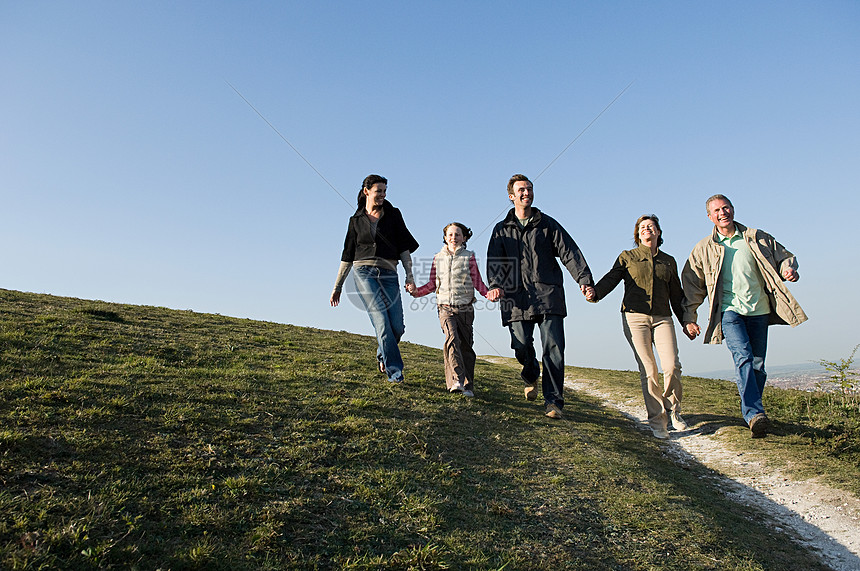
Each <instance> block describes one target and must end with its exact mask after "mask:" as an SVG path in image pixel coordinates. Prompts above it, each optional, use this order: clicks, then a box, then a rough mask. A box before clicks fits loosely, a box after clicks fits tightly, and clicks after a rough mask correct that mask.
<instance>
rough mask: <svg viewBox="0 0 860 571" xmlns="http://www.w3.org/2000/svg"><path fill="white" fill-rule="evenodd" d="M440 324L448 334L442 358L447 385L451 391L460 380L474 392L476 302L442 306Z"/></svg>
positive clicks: (466, 388)
mask: <svg viewBox="0 0 860 571" xmlns="http://www.w3.org/2000/svg"><path fill="white" fill-rule="evenodd" d="M438 310H439V324H440V325H441V326H442V332H443V333H445V344H444V345H443V346H442V357H443V360H444V362H445V385H446V386H447V387H448V389H449V390H450V389H451V387H452V386H454V385H455V384H457V383H460V384H461V385H462V387H463V390H466V391H471V390H473V389H472V381H473V380H474V378H475V350H474V349H472V345H473V344H474V336H473V333H472V324H473V323H474V322H475V308H474V306H473V305H471V304H469V305H439V306H438Z"/></svg>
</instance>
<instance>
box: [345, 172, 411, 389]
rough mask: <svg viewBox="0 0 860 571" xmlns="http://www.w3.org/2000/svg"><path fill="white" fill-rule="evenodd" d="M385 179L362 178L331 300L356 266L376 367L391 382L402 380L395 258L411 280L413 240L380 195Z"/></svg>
mask: <svg viewBox="0 0 860 571" xmlns="http://www.w3.org/2000/svg"><path fill="white" fill-rule="evenodd" d="M387 190H388V180H387V179H386V178H385V177H382V176H379V175H378V174H372V175H369V176H368V177H367V178H365V179H364V182H363V183H362V185H361V190H360V191H359V193H358V209H357V210H356V211H355V214H353V215H352V217H351V218H350V219H349V227H348V228H347V231H346V238H345V239H344V242H343V253H342V254H341V257H340V260H341V262H340V268H339V270H338V274H337V280H336V281H335V285H334V291H333V292H332V294H331V299H330V303H331V305H332V307H337V306H338V304H339V303H340V296H341V292H342V290H343V283H344V281H346V277H347V275H348V274H349V271H350V269H352V267H353V266H355V285H356V290H357V293H358V297H359V299H361V303H362V305H364V308H365V309H366V310H367V314H368V315H369V316H370V322H371V323H372V324H373V328H374V330H375V332H376V340H377V342H378V348H377V350H376V359H377V361H378V362H379V371H380V372H381V373H383V374H385V376H386V377H387V378H388V380H389V381H390V382H393V383H399V382H401V381H403V358H402V357H401V356H400V348H399V347H398V346H397V344H398V343H399V342H400V338H401V337H402V336H403V332H404V330H405V326H404V323H403V303H402V301H401V299H400V284H399V282H398V279H397V262H398V260H399V261H401V262H402V263H403V268H404V270H405V271H406V283H407V284H414V283H415V282H414V280H413V278H412V257H411V255H410V254H411V253H412V252H414V251H415V250H417V249H418V242H416V241H415V238H413V237H412V234H410V233H409V230H408V229H407V228H406V224H405V223H404V222H403V216H402V215H401V214H400V211H399V210H398V209H396V208H394V206H392V205H391V203H390V202H388V201H387V200H385V195H386V191H387Z"/></svg>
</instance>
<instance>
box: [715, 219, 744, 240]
mask: <svg viewBox="0 0 860 571" xmlns="http://www.w3.org/2000/svg"><path fill="white" fill-rule="evenodd" d="M746 231H747V227H746V226H744V225H743V224H741V223H740V222H738V221H737V220H735V232H736V233H738V234H740V235H741V236H743V235H744V234H745V233H746ZM721 236H722V234H720V233H719V232H718V231H717V227H716V226H714V231H713V233H712V235H711V240H713V241H714V242H715V243H717V244H719V243H720V242H721V241H722V240H721V238H720V237H721Z"/></svg>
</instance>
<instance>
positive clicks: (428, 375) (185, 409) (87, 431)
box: [0, 290, 824, 569]
mask: <svg viewBox="0 0 860 571" xmlns="http://www.w3.org/2000/svg"><path fill="white" fill-rule="evenodd" d="M374 346H375V341H374V340H373V339H372V338H370V337H364V336H359V335H353V334H348V333H344V332H330V331H320V330H314V329H308V328H300V327H295V326H291V325H281V324H274V323H265V322H258V321H250V320H242V319H234V318H228V317H222V316H217V315H206V314H198V313H193V312H189V311H175V310H168V309H163V308H153V307H139V306H130V305H118V304H106V303H102V302H92V301H85V300H77V299H69V298H58V297H52V296H47V295H37V294H26V293H19V292H12V291H6V290H0V350H2V361H0V567H2V568H8V569H27V568H56V569H59V568H62V569H94V568H104V569H108V568H121V569H127V568H135V569H158V568H161V569H168V568H170V569H193V568H199V569H284V568H291V569H292V568H300V569H316V568H320V569H330V568H331V569H334V568H337V569H341V568H347V569H375V568H380V567H382V568H400V569H446V568H447V569H465V568H475V569H501V568H505V569H558V568H569V569H677V568H683V569H823V568H824V567H823V566H822V565H821V564H820V563H819V562H818V561H817V559H816V558H815V557H814V556H813V555H812V554H810V553H807V552H805V551H804V550H803V549H801V548H800V547H798V546H797V545H796V544H795V543H794V542H793V541H789V539H792V538H791V537H789V536H788V535H787V532H785V531H779V530H777V529H774V527H773V526H772V525H771V522H770V521H769V520H767V518H766V516H765V515H764V514H762V513H758V512H756V511H754V510H744V511H741V510H739V509H738V506H737V505H736V504H734V503H732V502H731V501H729V500H727V499H726V498H725V497H724V496H723V493H722V492H721V491H720V490H718V489H715V488H714V487H712V485H711V484H710V483H709V482H710V479H709V478H708V477H707V474H708V472H707V470H706V469H705V468H703V467H701V466H697V465H695V464H690V465H687V466H685V467H684V468H681V467H678V466H677V465H675V464H674V463H673V462H672V461H671V459H670V458H668V457H667V456H666V455H665V454H664V452H663V451H662V450H661V447H660V446H659V444H658V443H657V442H655V441H654V440H653V439H651V438H649V437H647V436H645V435H644V434H643V433H642V432H640V431H638V430H636V429H635V428H633V427H632V425H631V423H630V422H628V421H627V420H625V419H624V418H623V417H622V416H621V415H620V414H619V413H617V412H615V411H612V410H609V409H604V408H601V407H599V406H598V405H597V404H596V403H595V402H594V401H591V400H579V399H577V398H574V395H569V397H571V398H569V400H568V402H567V406H566V407H565V411H566V414H567V418H568V419H570V420H564V421H560V422H559V421H551V420H549V419H546V418H544V417H543V416H542V414H540V413H541V409H540V407H538V406H536V405H535V404H534V403H528V402H526V401H525V400H523V399H522V392H521V388H520V385H521V382H520V380H519V376H518V374H517V372H516V371H515V370H514V369H512V368H510V367H504V366H500V365H493V364H490V363H486V362H480V363H479V364H478V370H477V382H476V385H477V389H476V393H477V396H476V397H475V398H474V399H467V398H463V397H460V396H459V395H450V394H447V393H446V392H445V391H444V382H443V380H442V367H441V357H440V354H439V351H438V350H437V349H432V348H426V347H420V346H416V345H411V344H404V347H403V349H404V357H405V361H406V363H407V367H408V369H407V382H406V383H404V384H403V385H397V386H393V385H390V384H388V383H386V382H384V380H383V379H382V377H381V376H380V375H379V373H378V372H376V370H375V359H374V353H373V349H374Z"/></svg>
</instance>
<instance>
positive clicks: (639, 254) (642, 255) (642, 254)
mask: <svg viewBox="0 0 860 571" xmlns="http://www.w3.org/2000/svg"><path fill="white" fill-rule="evenodd" d="M633 252H634V255H635V256H636V260H637V261H640V262H642V261H647V260H650V259H651V258H656V257H657V254H659V253H660V250H657V254H654V255H653V256H652V255H651V246H646V245H645V244H639V245H638V246H637V247H636V249H634V250H633Z"/></svg>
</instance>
